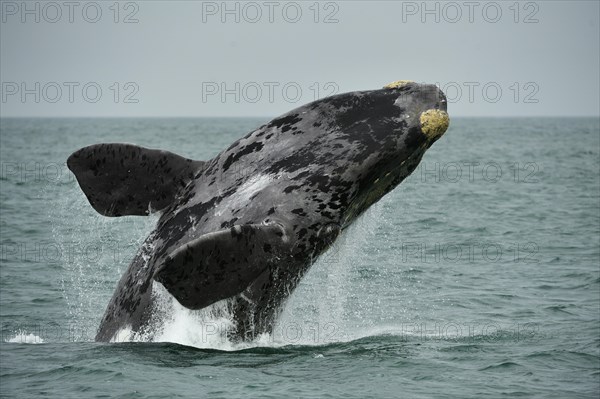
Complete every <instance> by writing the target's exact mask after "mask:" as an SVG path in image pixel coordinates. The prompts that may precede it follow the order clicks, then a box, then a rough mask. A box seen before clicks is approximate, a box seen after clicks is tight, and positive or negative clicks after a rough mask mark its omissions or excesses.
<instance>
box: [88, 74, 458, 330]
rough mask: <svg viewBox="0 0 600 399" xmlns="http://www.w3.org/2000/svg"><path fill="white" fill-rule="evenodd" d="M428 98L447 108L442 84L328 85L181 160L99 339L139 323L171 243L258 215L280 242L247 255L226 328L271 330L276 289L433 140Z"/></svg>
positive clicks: (149, 307)
mask: <svg viewBox="0 0 600 399" xmlns="http://www.w3.org/2000/svg"><path fill="white" fill-rule="evenodd" d="M429 109H441V110H446V99H445V96H444V94H443V93H442V92H441V91H439V89H437V87H435V86H432V85H419V84H416V83H410V84H407V85H405V86H403V87H399V88H387V89H381V90H372V91H361V92H351V93H345V94H340V95H335V96H332V97H328V98H325V99H322V100H318V101H315V102H312V103H309V104H307V105H304V106H301V107H299V108H297V109H294V110H293V111H290V112H288V113H287V114H284V115H283V116H281V117H279V118H277V119H274V120H272V121H271V122H269V123H268V124H266V125H263V126H261V127H259V128H258V129H256V130H254V131H252V132H251V133H249V134H248V135H246V136H245V137H243V138H241V139H239V140H238V141H236V142H234V143H233V144H232V145H231V146H230V147H229V148H228V149H226V150H225V151H223V152H221V153H220V154H219V155H217V156H216V157H215V158H214V159H212V160H210V161H207V162H206V163H201V162H198V163H195V162H192V161H190V160H185V161H186V162H187V163H186V165H189V169H186V170H185V172H186V173H187V174H188V178H186V179H183V180H181V181H179V182H178V184H179V185H180V186H181V188H178V189H177V195H175V196H174V198H173V200H172V201H171V200H169V201H168V202H170V204H169V205H167V206H166V207H165V208H163V209H162V215H161V217H160V220H159V222H158V224H157V226H156V229H155V230H154V231H153V232H152V233H151V234H150V236H149V237H148V239H147V241H146V244H151V245H144V246H143V247H142V249H141V250H140V252H139V253H138V255H137V256H136V257H135V258H134V259H133V261H132V262H131V265H130V266H129V269H128V271H127V272H126V273H125V274H124V275H123V277H122V278H121V281H120V282H119V285H118V287H117V289H116V291H115V293H114V296H113V298H112V300H111V301H110V304H109V305H108V308H107V310H106V313H105V314H104V317H103V319H102V323H101V325H100V328H99V331H98V334H97V336H96V340H98V341H109V340H110V339H111V338H113V336H114V335H115V333H116V332H117V331H118V330H119V329H120V328H122V327H124V326H130V327H131V329H132V330H133V331H134V332H137V331H143V330H144V328H147V327H148V323H149V322H150V320H151V316H152V313H153V311H154V308H153V303H154V298H153V295H152V282H153V279H156V280H158V281H165V282H167V281H169V280H168V278H170V277H172V276H167V277H161V278H158V277H157V270H158V269H159V268H160V266H161V265H162V264H164V263H165V262H168V260H169V258H168V256H169V254H171V253H173V252H174V251H175V250H176V249H177V248H180V247H181V246H182V245H185V244H186V243H189V242H191V241H192V240H194V239H197V238H199V237H201V236H202V235H204V234H207V233H211V232H216V231H222V230H224V229H229V228H232V229H231V236H232V237H235V233H236V230H235V229H233V227H234V226H239V225H260V224H264V225H267V226H278V227H280V228H281V231H282V232H283V237H282V240H283V244H282V245H281V247H279V248H278V249H277V250H276V251H274V252H275V253H273V254H272V255H271V256H269V255H268V254H269V251H267V250H265V252H264V254H263V255H261V257H260V259H261V262H263V263H264V266H261V267H263V268H262V269H261V267H258V266H256V265H255V266H256V267H258V269H260V271H259V272H258V275H257V276H256V277H255V278H254V277H253V278H252V281H250V282H249V285H245V284H242V286H240V287H239V289H238V290H237V291H239V292H237V293H236V294H235V295H233V296H232V300H231V307H232V312H233V314H234V316H235V321H236V323H237V327H236V328H235V331H233V332H232V333H233V335H234V337H236V338H238V339H242V340H243V339H251V338H252V337H254V336H255V335H257V334H260V333H264V332H271V331H272V328H273V323H274V322H275V320H276V318H277V316H278V314H279V312H280V310H281V307H282V306H281V305H282V303H283V301H284V300H285V299H286V298H287V297H288V296H289V294H290V293H291V292H292V291H293V290H294V288H295V287H296V286H297V284H298V282H299V280H300V279H301V278H302V276H303V275H304V274H305V273H306V271H307V270H308V269H309V267H310V266H311V264H312V263H313V262H314V260H315V259H316V258H317V257H318V256H319V255H320V254H321V253H322V252H324V251H325V250H326V249H327V247H328V246H329V245H331V243H332V242H333V241H334V240H335V238H336V237H337V236H338V234H339V233H340V231H342V230H343V229H344V228H346V227H347V226H348V225H350V224H351V223H352V221H353V220H355V219H356V217H357V216H358V215H360V214H361V213H362V212H363V211H364V210H366V209H367V208H368V207H369V206H370V205H372V204H373V203H374V202H376V201H377V200H379V199H380V198H381V197H382V196H383V195H385V194H386V193H388V192H389V191H390V190H392V189H393V188H394V187H396V186H397V185H398V184H399V183H400V182H401V181H402V180H404V178H406V177H407V176H408V175H409V174H410V173H411V172H412V171H413V170H414V169H415V168H416V167H417V165H418V163H419V161H420V160H421V158H422V156H423V154H424V152H425V150H426V149H428V148H429V147H430V146H431V145H432V144H433V142H434V141H435V140H437V138H438V137H428V136H426V135H425V134H424V133H423V132H422V131H421V126H420V122H419V115H420V114H421V112H423V111H426V110H429ZM78 178H79V176H78ZM80 184H81V185H82V188H83V184H82V181H81V179H80ZM84 191H85V189H84ZM86 194H88V193H87V192H86ZM88 198H90V196H89V194H88ZM90 201H92V200H91V199H90ZM165 201H167V200H165ZM150 206H152V202H150ZM129 214H136V213H132V212H130V213H129ZM112 216H115V215H114V214H113V215H112ZM237 231H238V232H239V227H238V230H237ZM250 239H251V238H250ZM261 245H262V244H261ZM267 247H270V246H265V248H267ZM251 248H254V247H251ZM267 249H268V248H267ZM240 251H247V252H248V247H246V246H244V245H242V246H240ZM261 254H262V253H261ZM238 255H239V259H244V257H245V256H246V255H247V254H244V253H240V254H236V256H238ZM251 261H253V262H255V263H256V259H255V260H251ZM193 262H194V261H192V262H190V263H193ZM240 262H244V260H241V261H240ZM250 266H252V265H248V267H250ZM189 267H190V268H193V267H194V265H193V264H190V265H189ZM226 273H227V270H225V271H224V276H225V277H224V278H227V274H226ZM186 277H189V276H187V275H186V274H185V273H183V274H182V273H179V274H178V275H177V277H176V278H179V279H182V278H186ZM173 278H174V277H173ZM171 283H173V281H171ZM204 290H205V292H204V294H203V295H204V296H205V297H206V298H209V299H206V300H205V301H204V302H202V306H204V305H206V304H208V303H209V302H210V303H212V302H216V301H218V300H220V299H223V298H222V295H219V293H218V292H214V293H213V292H211V291H210V290H211V286H209V285H206V286H205V289H204ZM173 292H174V291H173ZM213 294H214V300H212V299H213V297H212V296H211V295H213ZM174 296H175V297H176V298H177V295H174ZM178 299H179V298H178ZM211 300H212V301H211ZM180 302H181V300H180ZM189 307H193V306H189Z"/></svg>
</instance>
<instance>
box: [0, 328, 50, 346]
mask: <svg viewBox="0 0 600 399" xmlns="http://www.w3.org/2000/svg"><path fill="white" fill-rule="evenodd" d="M5 342H10V343H13V344H43V343H44V340H43V339H42V338H41V337H38V336H37V335H35V334H31V333H27V332H26V331H18V332H17V333H16V334H15V336H14V337H12V338H9V339H7V340H6V341H5Z"/></svg>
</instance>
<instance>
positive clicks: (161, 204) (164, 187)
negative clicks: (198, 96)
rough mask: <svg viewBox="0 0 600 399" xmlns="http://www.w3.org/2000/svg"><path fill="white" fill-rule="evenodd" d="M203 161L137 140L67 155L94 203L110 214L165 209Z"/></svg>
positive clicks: (139, 212) (95, 206) (96, 208)
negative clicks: (137, 144) (153, 148)
mask: <svg viewBox="0 0 600 399" xmlns="http://www.w3.org/2000/svg"><path fill="white" fill-rule="evenodd" d="M203 165H204V162H202V161H193V160H191V159H187V158H183V157H180V156H179V155H176V154H173V153H171V152H168V151H161V150H151V149H148V148H143V147H138V146H136V145H132V144H96V145H91V146H89V147H84V148H82V149H80V150H78V151H76V152H74V153H73V154H71V156H70V157H69V159H68V160H67V166H68V167H69V169H70V170H71V171H72V172H73V173H74V174H75V177H76V178H77V182H78V183H79V186H80V187H81V189H82V190H83V192H84V194H85V195H86V197H87V199H88V201H89V202H90V204H91V205H92V207H94V209H95V210H96V211H98V213H100V214H102V215H105V216H123V215H148V214H149V213H150V212H155V211H159V210H161V209H164V208H165V207H166V206H168V205H169V204H171V203H172V202H173V200H174V198H175V197H176V195H177V193H178V192H179V191H180V190H181V189H182V188H183V187H184V186H185V185H186V184H187V183H188V182H189V181H190V180H191V179H193V178H194V175H195V174H196V173H197V172H198V171H200V170H201V169H202V168H203Z"/></svg>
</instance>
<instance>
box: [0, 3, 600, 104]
mask: <svg viewBox="0 0 600 399" xmlns="http://www.w3.org/2000/svg"><path fill="white" fill-rule="evenodd" d="M424 5H425V7H424ZM98 10H100V12H101V15H99V14H98ZM0 12H1V18H2V20H1V25H0V26H1V32H0V33H1V35H0V37H1V38H0V45H1V47H0V52H1V57H0V66H1V69H0V78H1V81H2V99H1V101H2V102H1V103H0V106H1V112H0V115H1V116H276V115H278V114H281V113H283V112H286V111H288V110H290V109H292V108H295V107H296V106H299V105H302V104H303V103H306V102H309V101H312V100H314V99H315V98H316V97H323V96H325V95H328V94H332V93H334V92H345V91H353V90H365V89H374V88H380V87H382V86H383V85H385V84H387V83H389V82H391V81H394V80H401V79H408V80H414V81H418V82H430V83H438V84H439V85H440V87H442V88H443V89H445V91H446V94H447V96H448V97H449V100H450V101H449V102H450V104H449V112H450V114H451V115H453V116H513V115H515V116H527V115H532V116H538V115H539V116H546V115H551V116H571V115H573V116H579V115H598V113H599V109H600V104H599V89H600V81H599V70H600V55H599V51H600V43H599V37H600V31H599V15H600V9H599V2H598V1H530V2H527V1H521V2H519V3H517V5H516V6H515V1H498V2H489V1H482V2H479V1H472V2H466V1H457V2H427V3H423V2H422V1H416V2H410V1H409V2H406V1H333V2H326V1H324V2H320V3H318V4H317V6H315V1H296V2H289V1H282V2H280V1H271V2H269V1H257V2H227V3H226V5H225V7H224V6H223V3H222V2H221V1H216V2H212V1H176V2H167V1H137V2H120V3H119V7H115V6H114V1H107V2H89V1H82V2H79V1H73V2H72V3H66V2H65V1H62V0H60V1H57V2H54V3H53V2H50V3H48V2H37V1H28V2H26V6H25V7H23V5H22V2H21V1H16V2H15V1H4V0H3V1H2V2H1V9H0ZM36 19H39V21H36ZM223 19H224V21H223ZM236 19H237V21H236ZM23 20H24V21H23ZM125 20H127V21H128V22H130V23H125ZM94 21H95V22H94ZM115 21H116V22H115ZM136 21H137V22H136ZM98 90H100V91H101V93H100V92H98Z"/></svg>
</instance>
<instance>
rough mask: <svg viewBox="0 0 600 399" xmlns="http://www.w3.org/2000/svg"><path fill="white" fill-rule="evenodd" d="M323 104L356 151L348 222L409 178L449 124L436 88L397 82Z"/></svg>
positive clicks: (348, 176)
mask: <svg viewBox="0 0 600 399" xmlns="http://www.w3.org/2000/svg"><path fill="white" fill-rule="evenodd" d="M325 102H326V104H327V105H326V106H329V105H332V106H333V107H332V109H333V110H334V111H333V112H332V114H331V115H329V120H330V121H332V123H334V124H335V125H336V126H335V127H336V129H337V131H338V132H339V135H340V136H342V137H344V139H345V140H346V141H347V142H349V143H350V144H351V145H352V148H353V151H352V155H351V162H349V163H348V164H347V165H349V166H347V167H346V169H345V171H344V174H345V176H346V179H351V180H354V181H358V182H359V188H358V191H357V193H356V195H355V197H354V198H355V199H354V201H353V204H352V206H351V210H350V212H349V215H348V217H347V219H348V220H351V219H353V218H354V217H355V216H357V215H358V214H360V213H362V212H363V211H364V210H365V209H367V208H368V207H369V206H370V205H372V204H373V203H374V202H376V201H378V200H379V199H380V198H381V197H383V196H384V195H385V194H387V193H388V192H389V191H391V190H392V189H393V188H394V187H396V186H397V185H398V184H400V183H401V182H402V181H403V180H404V179H405V178H406V177H407V176H409V175H410V174H411V173H412V172H413V171H414V170H415V169H416V167H417V165H418V164H419V162H420V160H421V159H422V157H423V155H424V153H425V151H426V150H427V149H429V148H430V147H431V146H432V145H433V143H435V142H436V141H437V140H438V139H439V138H440V137H441V136H442V135H443V134H444V133H445V132H446V130H447V129H448V126H449V123H450V118H449V116H448V113H447V100H446V96H445V95H444V93H443V92H442V91H441V90H440V89H439V88H438V87H437V86H436V85H432V84H420V83H415V82H411V81H396V82H392V83H390V84H388V85H386V86H384V87H383V88H382V89H379V90H370V91H360V92H352V93H347V94H342V95H340V96H334V97H330V98H329V99H326V100H325Z"/></svg>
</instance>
